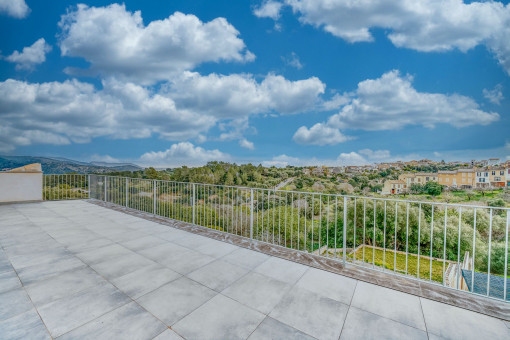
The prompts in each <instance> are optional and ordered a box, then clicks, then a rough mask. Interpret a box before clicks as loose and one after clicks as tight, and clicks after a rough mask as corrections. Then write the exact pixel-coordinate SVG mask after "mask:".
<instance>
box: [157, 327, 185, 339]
mask: <svg viewBox="0 0 510 340" xmlns="http://www.w3.org/2000/svg"><path fill="white" fill-rule="evenodd" d="M153 340H183V338H182V337H181V336H179V335H178V334H177V333H175V332H174V331H173V330H171V329H167V330H166V331H164V332H163V333H161V334H160V335H158V336H157V337H155V338H154V339H153Z"/></svg>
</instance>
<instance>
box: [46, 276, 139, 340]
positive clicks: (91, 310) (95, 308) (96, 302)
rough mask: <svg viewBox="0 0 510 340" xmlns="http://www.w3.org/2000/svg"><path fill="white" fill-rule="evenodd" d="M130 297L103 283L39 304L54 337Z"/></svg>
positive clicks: (107, 310)
mask: <svg viewBox="0 0 510 340" xmlns="http://www.w3.org/2000/svg"><path fill="white" fill-rule="evenodd" d="M129 301H131V300H130V299H129V297H128V296H127V295H125V294H123V293H122V292H120V291H119V290H117V289H116V288H115V287H114V286H112V285H111V284H109V283H107V284H102V285H99V286H94V287H92V288H89V289H87V290H84V291H81V292H79V293H76V294H74V295H71V296H67V297H64V298H61V299H59V300H56V301H54V302H51V303H49V304H47V305H44V306H42V307H39V308H38V310H39V314H40V315H41V317H42V319H43V321H44V323H45V324H46V326H47V327H48V329H49V331H50V333H51V335H52V336H53V337H58V336H60V335H62V334H65V333H67V332H69V331H71V330H73V329H74V328H76V327H79V326H81V325H83V324H85V323H87V322H89V321H91V320H94V319H95V318H97V317H99V316H101V315H103V314H105V313H108V312H110V311H112V310H114V309H116V308H118V307H120V306H122V305H125V304H126V303H128V302H129Z"/></svg>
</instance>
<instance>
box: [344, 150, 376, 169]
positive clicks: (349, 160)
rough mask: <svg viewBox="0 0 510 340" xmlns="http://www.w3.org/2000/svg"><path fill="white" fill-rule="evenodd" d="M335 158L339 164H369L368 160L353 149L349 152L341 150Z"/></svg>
mask: <svg viewBox="0 0 510 340" xmlns="http://www.w3.org/2000/svg"><path fill="white" fill-rule="evenodd" d="M336 160H337V162H338V165H341V166H348V165H366V164H369V162H368V161H367V160H366V159H365V158H364V157H363V156H361V155H360V154H359V153H357V152H354V151H352V152H349V153H344V152H342V153H341V154H340V155H338V157H337V159H336Z"/></svg>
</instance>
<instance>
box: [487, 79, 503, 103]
mask: <svg viewBox="0 0 510 340" xmlns="http://www.w3.org/2000/svg"><path fill="white" fill-rule="evenodd" d="M482 93H483V96H484V97H485V99H487V100H488V101H490V102H491V103H493V104H496V105H499V104H501V101H502V100H503V99H505V97H503V87H502V86H501V84H498V85H496V87H494V88H493V89H492V90H487V89H483V91H482Z"/></svg>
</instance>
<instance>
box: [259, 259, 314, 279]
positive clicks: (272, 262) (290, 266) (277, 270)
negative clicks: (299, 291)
mask: <svg viewBox="0 0 510 340" xmlns="http://www.w3.org/2000/svg"><path fill="white" fill-rule="evenodd" d="M307 269H308V267H307V266H303V265H302V264H299V263H295V262H291V261H287V260H283V259H280V258H278V257H271V258H270V259H268V260H267V261H265V262H263V263H262V264H261V265H259V266H258V267H256V268H255V269H254V271H255V272H257V273H260V274H264V275H266V276H269V277H272V278H274V279H277V280H280V281H284V282H287V283H290V284H294V283H296V281H297V280H299V278H300V277H301V276H303V274H304V273H305V272H306V270H307Z"/></svg>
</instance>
